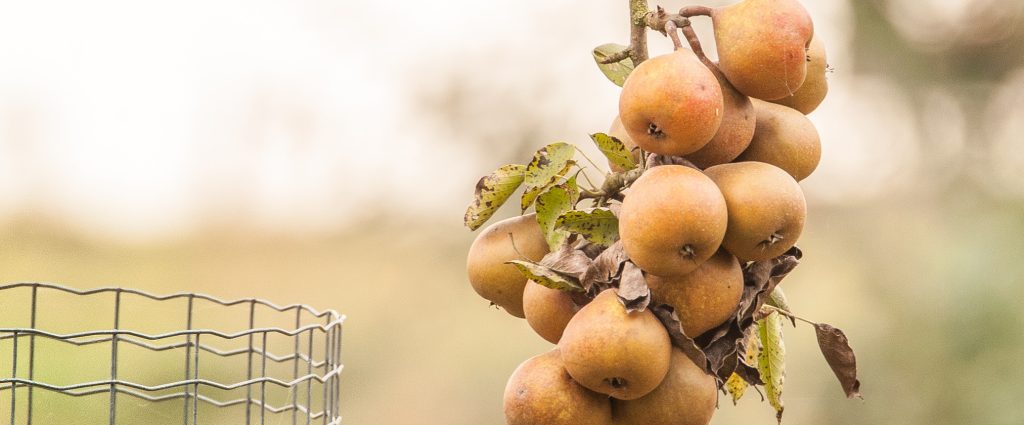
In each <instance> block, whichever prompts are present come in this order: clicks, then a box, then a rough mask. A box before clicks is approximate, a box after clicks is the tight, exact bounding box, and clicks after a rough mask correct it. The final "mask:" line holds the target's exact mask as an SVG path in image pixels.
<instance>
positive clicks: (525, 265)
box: [506, 260, 583, 292]
mask: <svg viewBox="0 0 1024 425" xmlns="http://www.w3.org/2000/svg"><path fill="white" fill-rule="evenodd" d="M506 264H511V265H513V266H515V267H516V268H517V269H519V272H520V273H522V274H523V276H526V278H527V279H530V280H532V281H534V282H537V283H539V284H541V285H544V286H547V287H548V288H551V289H558V290H562V291H572V292H583V287H582V286H580V283H579V281H578V280H576V278H574V277H572V276H567V275H564V274H562V273H559V272H557V271H554V270H552V269H551V268H549V267H546V266H542V265H540V264H537V263H531V262H529V261H519V260H512V261H509V262H507V263H506Z"/></svg>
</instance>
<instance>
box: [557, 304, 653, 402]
mask: <svg viewBox="0 0 1024 425" xmlns="http://www.w3.org/2000/svg"><path fill="white" fill-rule="evenodd" d="M558 348H559V349H560V350H561V353H562V362H563V363H564V364H565V370H567V371H568V372H569V375H572V377H573V379H575V380H576V382H579V383H580V385H582V386H584V387H586V388H588V389H590V390H592V391H596V392H599V393H602V394H608V395H610V396H612V397H615V398H618V399H621V400H632V399H636V398H640V397H643V396H644V395H645V394H647V393H649V392H651V390H653V389H654V388H655V387H657V386H658V384H660V383H661V381H662V379H664V378H665V374H666V373H668V367H669V358H670V355H671V352H672V343H671V341H670V340H669V336H668V332H667V331H666V330H665V327H664V326H663V325H662V324H661V322H660V321H658V318H657V317H655V316H654V313H651V311H650V310H644V311H634V312H632V313H630V312H628V311H627V310H626V307H624V306H623V305H622V303H621V302H620V301H619V297H618V295H617V294H616V292H615V289H606V290H604V291H602V292H601V293H600V294H598V295H597V297H595V298H594V300H593V301H591V302H590V304H587V305H586V306H584V307H583V308H581V309H580V311H579V312H577V313H576V315H575V316H573V318H572V320H570V321H569V324H568V325H567V326H566V327H565V332H564V333H563V334H562V339H561V340H559V341H558Z"/></svg>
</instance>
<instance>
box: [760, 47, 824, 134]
mask: <svg viewBox="0 0 1024 425" xmlns="http://www.w3.org/2000/svg"><path fill="white" fill-rule="evenodd" d="M827 74H828V57H826V56H825V43H823V42H822V41H821V37H818V35H817V34H815V35H814V36H813V37H811V46H810V47H809V48H808V49H807V78H806V79H805V80H804V84H803V85H801V86H800V89H798V90H797V91H796V93H793V94H792V95H791V96H786V97H784V98H782V99H776V100H773V101H772V102H774V103H778V104H780V105H785V106H788V107H790V108H793V109H796V110H798V111H800V112H802V113H803V114H804V115H807V114H809V113H811V112H813V111H814V110H815V109H817V108H818V105H821V101H822V100H825V95H827V94H828V76H827Z"/></svg>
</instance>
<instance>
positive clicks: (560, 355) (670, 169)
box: [467, 0, 828, 424]
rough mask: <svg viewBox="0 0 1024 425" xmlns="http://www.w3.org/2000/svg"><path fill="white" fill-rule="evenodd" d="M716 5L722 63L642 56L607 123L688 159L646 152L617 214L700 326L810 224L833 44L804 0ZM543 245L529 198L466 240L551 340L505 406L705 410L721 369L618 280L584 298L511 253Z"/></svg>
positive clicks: (651, 414)
mask: <svg viewBox="0 0 1024 425" xmlns="http://www.w3.org/2000/svg"><path fill="white" fill-rule="evenodd" d="M710 10H711V12H710V16H711V18H712V20H713V24H714V31H715V38H716V41H717V49H718V59H719V63H717V64H715V63H712V62H711V61H710V60H708V59H707V58H706V57H704V56H703V53H702V52H701V53H700V54H695V53H694V51H691V50H689V49H685V48H679V49H677V50H675V51H674V52H672V53H670V54H666V55H663V56H659V57H654V58H651V59H649V60H647V61H645V62H642V63H641V64H639V65H638V66H637V67H636V68H635V69H634V70H633V71H632V73H631V74H630V75H629V77H628V78H627V79H626V81H625V84H624V85H623V88H622V92H621V96H620V102H619V116H618V117H616V119H615V120H614V122H613V123H612V126H611V129H610V131H609V134H610V135H611V136H613V137H615V138H617V139H618V140H619V141H621V142H622V144H623V145H624V146H625V147H626V148H627V149H629V150H630V151H631V152H634V155H635V156H636V160H637V161H638V162H642V160H643V159H644V158H643V156H644V155H645V154H657V155H661V156H663V157H669V158H674V159H678V160H677V161H665V162H666V164H665V165H657V166H651V164H648V167H647V169H646V170H645V171H644V172H643V174H642V175H640V177H639V178H637V179H636V180H635V181H633V182H632V184H631V185H629V187H628V188H626V189H625V191H624V192H623V193H624V197H623V198H622V199H621V206H620V207H619V208H618V209H617V211H618V212H617V216H618V229H619V240H620V242H621V247H622V250H623V251H624V252H625V254H626V256H627V257H628V259H629V261H631V262H632V263H633V264H635V265H636V266H638V267H639V268H640V269H641V270H642V271H643V275H644V278H645V280H646V283H647V286H648V287H649V289H650V297H651V302H652V303H653V304H652V305H659V304H668V305H671V306H672V307H673V308H674V309H675V311H676V312H677V314H678V316H679V319H680V323H681V326H682V330H683V332H684V333H685V334H686V335H687V336H689V337H692V338H696V337H698V336H700V335H701V334H704V333H705V332H707V331H709V330H711V329H713V328H715V327H717V326H719V325H721V324H722V323H724V322H726V321H727V320H729V318H730V317H734V316H735V314H736V310H737V308H738V304H739V302H740V298H741V296H742V294H743V285H744V282H743V272H742V266H743V264H745V263H747V262H751V261H763V260H769V259H772V258H775V257H777V256H779V255H782V254H783V253H784V252H786V251H787V250H789V249H790V248H791V247H792V246H793V245H794V244H795V243H796V242H797V240H798V239H799V237H800V234H801V232H802V230H803V227H804V220H805V217H806V203H805V200H804V195H803V192H802V190H801V188H800V186H799V184H798V182H799V181H800V180H802V179H804V178H806V177H807V176H809V175H810V174H811V173H812V172H813V171H814V169H815V168H816V167H817V165H818V161H819V158H820V153H821V147H820V140H819V137H818V134H817V131H816V130H815V128H814V126H813V125H812V124H811V122H810V121H809V120H808V119H807V118H806V117H805V114H807V113H810V112H811V111H813V110H814V109H815V108H816V107H817V106H818V105H819V104H820V103H821V101H822V99H824V97H825V94H826V93H827V90H828V87H827V83H826V75H825V74H826V65H825V53H824V49H823V47H822V45H821V42H820V41H819V39H818V38H816V37H814V35H813V26H812V23H811V20H810V17H809V16H808V14H807V12H806V11H805V10H804V8H803V6H801V5H800V4H799V3H798V2H797V1H796V0H743V1H741V2H739V3H737V4H734V5H730V6H726V7H722V8H718V9H710ZM679 164H684V165H679ZM611 168H612V169H613V171H622V170H616V167H615V166H614V165H612V166H611ZM548 252H549V246H548V244H547V243H546V241H545V238H544V235H543V232H542V230H541V228H540V226H539V225H538V222H537V219H536V217H535V215H533V214H529V215H523V216H518V217H514V218H510V219H506V220H503V221H500V222H497V223H494V224H492V225H490V226H489V227H488V228H486V229H485V230H484V231H483V232H481V233H480V234H479V235H478V237H477V238H476V240H475V241H474V242H473V245H472V246H471V248H470V250H469V256H468V259H467V269H468V274H469V280H470V282H471V284H472V285H473V288H474V289H475V290H476V291H477V292H478V293H479V294H480V295H481V296H482V297H484V298H485V299H487V300H489V301H491V302H492V303H493V304H495V305H498V306H500V307H501V308H503V309H505V310H506V311H507V312H508V313H510V314H512V315H513V316H516V317H521V318H525V319H526V321H527V322H528V323H529V325H530V327H531V328H533V329H534V330H535V331H536V332H537V334H539V335H540V336H541V337H543V338H544V339H546V340H548V341H550V342H552V343H554V344H556V347H555V348H554V349H552V350H551V351H549V352H546V353H543V354H540V355H538V356H535V357H533V358H531V359H529V360H527V361H526V362H524V363H523V364H521V365H520V366H519V367H518V368H517V369H516V370H515V372H514V373H513V374H512V376H511V378H510V379H509V381H508V384H507V386H506V389H505V398H504V407H505V415H506V419H507V422H508V423H509V424H613V423H614V424H707V423H708V422H709V421H710V420H711V416H712V414H713V413H714V410H715V408H716V405H717V394H718V391H717V390H718V381H717V380H716V377H714V376H712V375H710V374H708V373H707V372H706V371H705V368H704V365H700V366H698V365H697V364H695V363H694V362H693V361H692V360H691V359H690V357H688V356H686V355H685V354H683V352H682V351H681V350H680V349H678V348H676V347H674V346H673V345H672V342H671V340H670V337H669V334H668V332H667V331H666V329H665V325H663V324H662V322H661V321H659V320H658V318H657V317H656V316H655V315H654V314H653V313H652V312H651V311H650V310H645V309H629V308H627V307H626V306H625V305H624V303H623V302H622V301H621V300H620V297H618V296H617V292H616V288H608V289H604V290H603V291H600V292H598V293H596V295H594V294H591V295H592V296H593V298H592V299H584V300H582V301H581V297H580V296H578V295H577V296H573V295H572V294H571V293H569V292H567V291H562V290H558V289H552V288H549V287H546V286H542V285H540V284H537V283H536V282H533V281H529V280H527V279H526V278H525V277H524V276H523V274H521V273H520V271H519V270H517V269H516V268H515V267H513V266H512V265H509V264H507V263H506V262H508V261H511V260H520V259H523V257H526V258H527V259H530V260H532V261H539V260H541V258H542V257H544V256H545V255H546V254H547V253H548Z"/></svg>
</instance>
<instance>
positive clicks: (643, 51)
mask: <svg viewBox="0 0 1024 425" xmlns="http://www.w3.org/2000/svg"><path fill="white" fill-rule="evenodd" d="M648 13H650V12H649V11H648V9H647V0H629V24H630V31H629V58H630V59H632V60H633V66H638V65H640V63H641V62H643V61H645V60H647V55H648V53H647V25H646V22H645V18H646V16H647V15H648Z"/></svg>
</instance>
